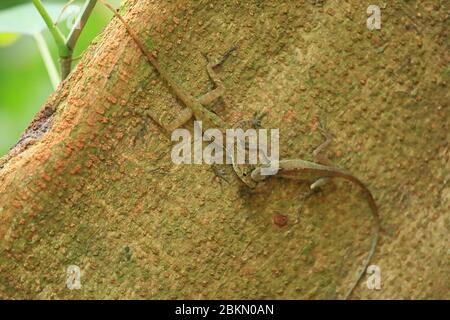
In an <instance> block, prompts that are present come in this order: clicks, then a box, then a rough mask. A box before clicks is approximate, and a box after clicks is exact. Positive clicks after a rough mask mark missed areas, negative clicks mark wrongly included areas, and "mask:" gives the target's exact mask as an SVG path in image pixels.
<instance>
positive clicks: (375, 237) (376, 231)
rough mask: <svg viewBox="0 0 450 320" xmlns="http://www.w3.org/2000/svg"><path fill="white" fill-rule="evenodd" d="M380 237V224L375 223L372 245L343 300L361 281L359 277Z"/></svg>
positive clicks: (370, 258)
mask: <svg viewBox="0 0 450 320" xmlns="http://www.w3.org/2000/svg"><path fill="white" fill-rule="evenodd" d="M379 237H380V224H379V223H377V224H376V226H375V228H374V231H373V236H372V245H371V247H370V250H369V253H368V254H367V257H366V261H365V262H364V263H363V265H362V269H361V270H360V271H359V272H358V274H357V276H356V278H355V280H354V281H353V283H352V285H351V286H350V288H349V289H348V291H347V292H346V294H345V295H344V300H348V299H349V298H350V296H351V295H352V293H353V291H354V290H355V288H356V286H357V285H358V283H359V282H360V281H361V279H362V278H363V276H364V273H365V272H366V270H367V268H368V267H369V264H370V261H372V257H373V255H374V253H375V251H376V249H377V245H378V239H379Z"/></svg>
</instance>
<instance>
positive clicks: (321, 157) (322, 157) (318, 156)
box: [310, 122, 334, 191]
mask: <svg viewBox="0 0 450 320" xmlns="http://www.w3.org/2000/svg"><path fill="white" fill-rule="evenodd" d="M319 130H320V133H321V134H322V135H323V136H324V137H325V141H324V142H322V143H321V144H320V145H319V146H318V147H317V148H316V149H315V150H314V151H313V156H314V159H315V160H316V161H317V162H318V163H320V164H323V165H327V166H334V165H333V163H332V162H331V161H330V159H328V157H327V156H326V154H325V150H326V149H327V148H328V146H329V145H330V144H331V142H332V141H333V137H332V136H331V134H330V133H329V132H328V130H327V129H325V127H324V126H323V125H322V124H321V123H320V122H319ZM330 180H331V178H327V177H324V178H320V179H318V180H316V181H315V182H314V183H312V184H311V185H310V189H311V190H312V191H317V190H318V189H320V187H322V186H324V185H326V184H327V183H328V182H330Z"/></svg>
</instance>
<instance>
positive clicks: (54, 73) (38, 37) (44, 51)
mask: <svg viewBox="0 0 450 320" xmlns="http://www.w3.org/2000/svg"><path fill="white" fill-rule="evenodd" d="M33 38H34V40H35V41H36V44H37V47H38V49H39V53H40V54H41V57H42V60H44V64H45V68H46V69H47V72H48V75H49V77H50V81H51V83H52V86H53V89H54V90H56V87H58V84H59V82H60V81H61V80H60V78H59V75H58V70H56V66H55V64H54V62H53V60H52V57H51V55H50V51H49V50H48V46H47V43H46V42H45V40H44V37H43V36H42V34H40V33H35V34H33Z"/></svg>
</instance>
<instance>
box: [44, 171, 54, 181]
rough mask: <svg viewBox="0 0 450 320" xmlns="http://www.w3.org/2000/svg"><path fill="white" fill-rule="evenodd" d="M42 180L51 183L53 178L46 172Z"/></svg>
mask: <svg viewBox="0 0 450 320" xmlns="http://www.w3.org/2000/svg"><path fill="white" fill-rule="evenodd" d="M42 179H44V180H45V181H47V182H49V181H50V180H51V179H52V178H51V177H50V176H49V175H48V174H47V173H45V172H44V173H43V174H42Z"/></svg>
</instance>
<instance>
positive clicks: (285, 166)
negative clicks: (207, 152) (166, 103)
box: [100, 0, 380, 299]
mask: <svg viewBox="0 0 450 320" xmlns="http://www.w3.org/2000/svg"><path fill="white" fill-rule="evenodd" d="M100 2H102V3H103V4H104V5H105V6H106V7H108V9H110V10H111V11H112V12H113V14H114V16H115V17H116V18H117V19H119V20H120V21H121V23H122V24H123V26H124V27H125V29H126V31H127V32H128V34H129V35H130V37H131V38H132V40H133V42H134V43H135V44H136V45H137V46H138V48H139V50H140V51H141V53H142V54H143V55H144V56H145V58H146V59H147V61H148V62H149V63H150V65H152V66H153V67H154V68H155V69H156V71H157V72H158V74H159V75H160V77H161V78H162V79H163V80H164V81H165V82H166V84H167V85H168V86H169V87H170V89H171V90H172V91H173V93H174V94H175V96H176V97H177V98H178V99H179V100H181V102H182V103H183V104H184V106H185V107H186V108H184V109H183V110H182V111H181V112H180V114H179V115H178V117H177V118H176V119H175V120H173V121H171V122H169V123H164V121H163V120H162V119H161V117H158V116H156V115H155V114H153V113H152V112H150V113H149V115H150V117H151V118H152V119H153V120H154V121H155V122H156V123H157V124H158V125H160V126H161V127H163V128H165V129H166V130H168V131H172V130H174V129H176V128H178V127H180V126H182V125H183V124H185V123H186V122H188V121H189V120H190V119H191V118H192V117H195V119H197V120H201V121H202V124H203V130H206V129H209V128H214V129H219V130H225V128H226V127H227V126H226V123H225V122H224V121H223V120H222V119H221V118H220V117H219V116H218V115H217V114H215V113H214V112H212V111H210V110H209V109H208V108H207V107H206V105H208V104H210V103H212V102H213V101H215V100H216V99H217V98H219V97H220V96H222V94H223V93H224V91H225V87H224V85H223V84H222V82H221V81H220V79H219V78H218V77H217V75H216V74H215V72H214V68H215V67H217V66H219V65H220V64H222V63H223V62H224V61H225V59H226V58H227V57H228V56H229V55H230V53H231V52H232V51H233V50H235V49H236V46H234V47H232V48H231V49H229V50H228V51H227V52H225V54H224V55H223V56H222V57H220V58H219V59H217V60H215V61H209V62H208V64H207V71H208V76H209V77H210V79H211V80H212V82H213V83H214V85H215V88H214V89H213V90H212V91H210V92H208V93H206V94H205V95H203V96H201V97H199V98H195V97H194V96H192V95H191V94H190V93H188V92H187V91H186V90H185V89H184V88H183V87H182V86H181V85H179V84H178V83H177V82H176V81H175V80H173V78H172V77H171V75H170V74H169V73H168V72H167V71H166V70H165V69H164V68H163V67H162V66H161V65H160V64H159V62H158V61H157V59H156V56H155V55H154V54H153V53H152V52H150V50H149V49H148V48H147V47H146V46H145V45H144V43H143V42H142V41H141V40H140V39H139V37H138V36H137V35H136V33H135V32H134V31H133V30H132V29H131V27H130V26H129V24H128V23H127V22H126V21H125V19H124V18H123V17H122V15H120V14H119V12H118V11H117V10H115V9H114V8H113V7H112V6H111V5H109V4H108V3H107V2H105V1H104V0H100ZM261 119H262V116H261V117H254V120H252V121H251V122H250V124H252V125H254V126H259V125H260V122H261ZM247 124H248V123H247ZM328 144H329V141H328V139H327V141H326V142H324V143H323V144H322V145H321V146H319V148H317V149H316V151H317V152H316V154H315V155H316V156H318V154H319V152H321V151H322V150H323V149H324V148H325V147H326V146H327V145H328ZM322 162H324V160H322ZM278 163H279V171H278V173H277V174H276V175H275V176H277V177H281V178H286V179H298V180H306V181H315V182H314V183H313V184H312V185H311V189H312V190H315V189H317V188H318V187H320V186H321V185H323V184H324V183H325V182H326V181H327V180H329V179H331V178H342V179H346V180H349V181H351V182H352V183H354V184H356V185H358V186H359V187H360V188H361V189H362V190H363V192H364V193H365V196H366V199H367V202H368V203H369V206H370V209H371V212H372V216H373V219H374V221H375V228H374V231H373V237H372V243H371V247H370V250H369V252H368V254H367V257H366V260H365V262H364V263H363V268H362V269H361V270H360V271H359V272H358V274H357V276H356V278H355V280H354V281H353V282H352V284H351V286H350V288H349V289H348V291H347V292H346V294H345V295H344V299H348V298H349V297H350V296H351V294H352V293H353V291H354V289H355V288H356V286H357V285H358V283H359V282H360V280H361V279H362V277H363V275H364V273H365V270H366V269H367V267H368V265H369V263H370V261H371V258H372V256H373V254H374V253H375V250H376V247H377V243H378V238H379V233H380V218H379V215H378V207H377V204H376V202H375V199H374V197H373V195H372V193H371V192H370V190H369V189H368V187H367V186H366V185H365V184H364V183H363V182H362V181H361V180H359V179H358V178H357V177H355V176H354V175H352V174H351V173H349V172H347V171H346V170H343V169H339V168H337V167H335V166H332V165H325V164H320V163H315V162H309V161H305V160H301V159H287V160H280V161H279V162H278ZM232 165H233V169H234V171H235V173H236V175H237V176H238V177H239V178H240V180H241V181H242V182H243V183H244V184H245V185H247V186H248V187H249V188H251V189H255V188H256V187H257V186H259V185H260V183H261V182H262V181H263V180H265V179H266V178H267V177H268V176H263V175H262V174H261V170H262V168H263V166H261V165H257V166H244V167H243V166H238V165H237V164H236V163H235V161H233V163H232Z"/></svg>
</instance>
